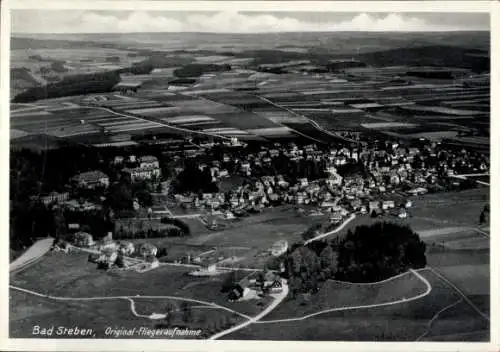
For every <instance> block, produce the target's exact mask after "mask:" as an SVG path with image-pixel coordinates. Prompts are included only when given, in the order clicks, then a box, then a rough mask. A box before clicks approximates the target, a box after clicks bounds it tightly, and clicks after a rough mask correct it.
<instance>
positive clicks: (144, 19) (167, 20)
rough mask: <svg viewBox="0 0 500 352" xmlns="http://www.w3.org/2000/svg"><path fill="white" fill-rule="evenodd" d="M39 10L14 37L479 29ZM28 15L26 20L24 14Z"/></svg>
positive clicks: (378, 21)
mask: <svg viewBox="0 0 500 352" xmlns="http://www.w3.org/2000/svg"><path fill="white" fill-rule="evenodd" d="M42 12H43V11H39V12H38V13H37V14H36V15H35V16H31V17H30V18H29V19H26V18H23V16H14V17H13V20H12V23H13V32H15V33H129V32H212V33H267V32H322V31H325V32H328V31H332V32H335V31H363V32H423V31H435V32H440V31H457V30H481V29H483V30H484V29H485V28H481V27H480V26H476V27H474V28H472V27H471V26H469V27H464V26H460V25H458V24H442V23H432V22H430V21H428V20H425V19H423V18H419V17H414V16H412V15H411V14H400V13H391V14H388V15H384V16H382V17H380V16H377V15H373V14H368V13H361V14H357V15H353V16H352V17H351V18H350V19H345V20H338V21H330V22H325V21H323V22H312V21H307V20H300V19H297V18H294V17H290V16H285V17H281V16H280V17H278V16H275V15H272V14H248V13H245V14H243V13H239V12H219V13H213V14H196V13H193V14H189V15H187V16H184V17H183V18H175V17H173V15H165V14H155V13H152V12H129V13H128V14H127V15H126V16H116V15H113V14H103V13H98V12H92V11H74V12H73V13H71V14H69V15H66V14H62V13H61V12H60V13H57V11H50V12H49V11H47V12H45V13H42ZM24 17H29V16H24Z"/></svg>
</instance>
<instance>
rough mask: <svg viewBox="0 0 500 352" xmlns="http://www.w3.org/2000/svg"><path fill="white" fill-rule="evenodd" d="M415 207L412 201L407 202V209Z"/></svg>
mask: <svg viewBox="0 0 500 352" xmlns="http://www.w3.org/2000/svg"><path fill="white" fill-rule="evenodd" d="M412 206H413V203H412V201H411V200H407V201H406V203H405V208H411V207H412Z"/></svg>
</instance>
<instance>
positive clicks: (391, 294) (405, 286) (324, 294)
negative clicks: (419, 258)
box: [264, 273, 426, 320]
mask: <svg viewBox="0 0 500 352" xmlns="http://www.w3.org/2000/svg"><path fill="white" fill-rule="evenodd" d="M425 291H426V286H425V284H424V283H423V282H422V281H421V280H420V279H418V278H417V277H416V276H415V275H413V274H411V273H407V274H404V275H403V276H400V277H397V278H395V279H393V280H390V281H387V282H382V283H374V284H351V283H346V282H341V281H333V280H328V281H326V282H324V283H323V284H322V285H321V287H320V290H319V292H318V293H317V294H314V295H312V296H311V297H310V299H309V300H307V301H306V300H305V299H303V298H301V297H297V298H296V299H291V298H290V299H287V300H286V301H285V302H283V303H282V304H281V305H280V306H279V307H278V308H277V309H276V310H274V311H273V312H272V313H271V314H269V315H268V316H266V318H265V319H264V320H275V319H286V318H295V317H302V316H305V315H308V314H313V313H315V312H318V311H321V310H326V309H333V308H341V307H348V306H363V305H371V304H379V303H387V302H392V301H395V300H400V299H403V298H411V297H413V296H416V295H419V294H422V293H424V292H425Z"/></svg>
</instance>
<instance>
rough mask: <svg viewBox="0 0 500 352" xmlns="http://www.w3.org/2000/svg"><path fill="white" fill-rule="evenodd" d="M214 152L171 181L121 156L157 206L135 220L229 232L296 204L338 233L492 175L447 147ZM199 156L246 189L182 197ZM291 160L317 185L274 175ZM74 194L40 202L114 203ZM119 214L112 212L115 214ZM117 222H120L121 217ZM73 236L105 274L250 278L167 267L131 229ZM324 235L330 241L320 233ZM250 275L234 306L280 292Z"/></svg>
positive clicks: (215, 257) (142, 160)
mask: <svg viewBox="0 0 500 352" xmlns="http://www.w3.org/2000/svg"><path fill="white" fill-rule="evenodd" d="M215 147H217V146H216V145H214V144H212V145H210V146H208V147H207V148H206V149H203V151H202V152H198V153H197V155H195V156H193V155H192V153H187V154H188V155H185V156H184V158H180V157H179V156H178V155H176V156H175V157H171V158H170V160H172V161H173V162H174V163H175V167H174V168H173V170H174V173H173V175H172V176H171V177H170V178H168V179H166V178H165V177H163V176H162V173H161V168H160V160H159V159H158V158H157V157H155V156H152V155H143V156H139V157H137V156H135V155H133V154H130V155H128V156H126V157H124V156H121V155H116V156H115V157H114V158H113V159H112V160H110V164H112V166H114V167H117V168H118V169H119V170H121V174H122V175H128V176H129V177H130V181H131V182H132V183H134V182H145V183H146V184H148V185H149V186H150V187H149V188H148V189H149V193H150V194H151V195H152V198H153V202H152V204H150V205H146V204H141V201H139V199H137V198H135V199H134V200H133V211H134V214H135V215H134V218H140V219H142V220H141V221H144V222H146V223H147V222H148V221H150V222H152V221H155V220H162V219H177V220H179V221H182V219H183V218H190V219H194V220H195V221H196V220H197V221H199V222H201V223H202V224H203V226H205V227H206V228H207V229H208V230H210V231H220V230H222V229H224V224H227V223H230V222H232V221H238V219H241V218H242V217H251V216H253V214H258V213H260V212H262V211H263V210H265V209H266V208H273V207H280V206H283V205H293V206H294V207H296V209H297V211H298V212H299V213H301V214H302V215H303V216H309V217H319V216H323V217H326V218H327V219H328V224H327V226H326V227H325V228H326V229H328V230H330V229H335V228H336V227H337V226H340V225H341V224H342V223H343V222H345V221H346V219H348V218H349V217H350V216H353V215H354V216H370V217H380V216H386V217H391V216H393V217H397V218H399V219H405V218H407V217H409V216H411V208H412V200H411V198H412V197H414V196H418V195H423V194H425V193H428V192H438V191H441V192H444V191H446V190H448V189H453V187H455V188H457V189H458V188H460V187H462V186H463V184H464V183H466V184H467V185H468V187H473V186H474V185H475V181H472V183H471V182H469V181H468V180H467V178H466V177H462V176H461V175H463V174H465V175H468V174H481V173H486V172H487V171H488V159H487V158H486V157H485V156H484V155H482V154H479V153H477V152H470V151H466V150H458V151H457V150H447V149H445V148H443V147H442V146H441V145H440V144H439V143H431V142H427V141H426V142H422V143H421V145H420V146H419V147H408V146H400V145H399V144H398V143H397V142H392V141H388V142H385V145H384V146H383V148H378V147H373V146H370V145H368V143H363V144H361V143H360V144H359V145H358V146H357V147H356V148H353V147H351V148H346V147H339V148H328V149H324V148H323V149H320V148H318V147H317V146H316V145H314V144H308V145H304V146H298V145H296V144H295V143H289V144H275V145H273V146H271V147H261V148H260V149H261V150H259V151H257V152H255V151H247V148H246V147H240V148H237V149H234V148H230V149H226V150H225V152H223V153H222V157H221V158H219V159H217V158H214V157H213V155H215V154H214V153H211V148H215ZM200 154H203V159H202V160H203V162H197V163H196V165H197V167H198V169H199V170H200V172H205V173H206V174H208V173H209V174H210V177H211V182H213V184H216V185H221V184H222V183H223V182H226V183H227V181H230V180H231V178H237V179H239V180H243V182H240V183H239V184H237V185H236V186H234V187H232V188H229V189H227V190H226V191H221V190H220V189H219V190H218V191H216V192H211V193H209V192H197V193H196V192H188V193H183V194H179V193H177V194H175V193H174V192H173V191H175V190H173V189H172V188H173V187H172V186H171V183H172V182H173V180H174V179H175V177H178V176H179V175H180V174H181V173H182V172H183V171H184V167H183V163H182V162H183V160H186V161H187V162H189V159H190V158H197V157H200ZM210 157H212V159H210ZM195 160H198V159H195ZM283 160H285V161H286V163H296V164H300V163H304V162H306V163H311V165H314V166H315V168H316V171H315V172H312V173H310V175H311V176H310V177H306V176H305V175H304V172H302V175H299V177H297V174H295V175H292V174H291V173H290V174H274V175H273V174H272V173H273V172H270V170H274V173H276V171H275V170H276V167H275V166H273V164H274V163H279V162H283ZM319 167H321V168H322V169H319ZM352 167H362V168H363V169H364V171H363V172H359V171H358V170H357V169H356V170H355V171H354V172H345V170H346V168H347V169H349V168H352ZM266 173H267V174H266ZM340 173H342V174H343V176H342V175H341V174H340ZM306 174H307V172H306ZM113 182H114V183H116V182H119V181H118V180H114V181H112V180H110V177H109V176H108V175H106V174H105V173H104V172H102V171H100V170H94V171H89V172H84V173H81V174H78V175H76V176H75V177H73V178H72V179H71V180H70V183H71V185H72V187H74V189H85V190H86V191H87V194H93V193H96V194H104V193H102V191H104V190H106V189H108V188H109V187H111V185H112V184H113ZM477 182H481V181H477ZM450 187H451V188H450ZM172 193H174V194H172ZM70 194H71V190H69V191H68V192H64V193H57V192H52V193H50V194H49V195H47V196H44V197H41V199H40V200H41V201H42V202H43V203H44V204H46V205H47V206H50V207H52V208H55V209H57V208H59V207H60V208H62V209H66V210H70V211H72V212H73V213H77V214H78V213H82V214H84V213H87V212H92V211H100V210H102V208H103V203H104V201H105V198H106V197H104V196H102V195H101V196H100V197H99V199H100V200H101V203H99V202H95V201H91V200H90V197H88V196H87V197H85V198H83V199H82V198H80V199H75V198H73V197H71V196H70ZM94 199H95V197H94ZM110 211H111V212H113V209H111V210H110ZM113 219H115V220H116V221H117V220H118V219H116V217H113ZM162 222H163V220H162ZM67 227H68V233H69V235H70V237H67V238H68V239H69V240H65V241H59V242H57V243H56V245H55V247H54V248H55V250H58V251H64V252H67V253H69V252H71V251H73V250H80V251H85V252H88V253H89V262H92V263H95V264H96V265H97V267H98V268H100V269H105V270H135V271H137V272H139V273H141V272H147V271H149V270H153V269H155V268H158V267H159V266H160V265H184V266H186V267H191V268H192V271H191V272H190V273H189V275H191V276H193V277H210V276H216V275H221V274H225V273H228V272H231V271H232V270H240V269H241V266H240V265H237V264H238V261H239V260H240V258H238V257H237V256H235V255H232V254H228V253H224V251H223V250H221V249H218V248H213V249H211V250H207V251H205V252H203V253H198V254H197V255H193V256H192V255H191V254H188V253H185V255H181V256H179V257H178V258H176V259H174V260H170V261H165V258H162V257H164V256H165V249H164V248H158V247H157V246H155V245H154V244H152V243H149V242H148V241H144V242H143V243H139V242H137V241H135V240H133V241H130V240H125V239H124V238H123V234H122V233H121V232H122V230H121V232H120V231H118V232H116V227H115V230H114V231H109V232H107V234H106V236H104V237H103V238H98V237H99V236H97V237H96V236H95V235H94V236H93V235H92V234H90V233H89V232H90V231H91V230H90V229H89V228H88V227H85V226H82V225H81V224H79V223H78V222H73V223H68V224H67ZM113 232H115V235H118V236H117V237H118V238H117V239H113ZM120 234H121V235H120ZM195 235H196V234H195ZM315 235H319V236H320V237H321V233H315ZM132 236H134V234H132ZM132 238H134V237H132ZM304 239H306V238H304ZM288 247H289V243H288V242H287V241H286V240H281V241H278V242H276V243H274V245H273V246H271V247H270V248H266V249H265V250H264V253H265V254H264V255H265V256H268V257H279V256H280V255H282V254H283V253H285V252H286V251H287V249H288ZM247 269H248V272H249V273H250V274H249V275H248V276H246V277H245V278H244V280H242V281H241V280H240V281H241V282H239V283H238V284H237V285H235V286H234V287H232V289H231V290H230V292H229V293H228V299H229V300H233V301H234V300H238V299H247V298H248V299H249V297H253V298H258V297H259V295H261V296H262V295H265V294H266V293H269V292H273V293H276V292H279V290H281V288H282V281H281V279H280V278H279V270H278V271H277V272H276V273H273V272H272V271H268V270H266V269H264V268H262V267H256V268H247ZM281 269H282V270H284V268H281ZM263 277H264V278H263Z"/></svg>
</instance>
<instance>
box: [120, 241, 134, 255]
mask: <svg viewBox="0 0 500 352" xmlns="http://www.w3.org/2000/svg"><path fill="white" fill-rule="evenodd" d="M134 251H135V246H134V244H133V243H132V242H120V244H119V246H118V252H120V253H121V254H123V255H132V254H133V253H134Z"/></svg>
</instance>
